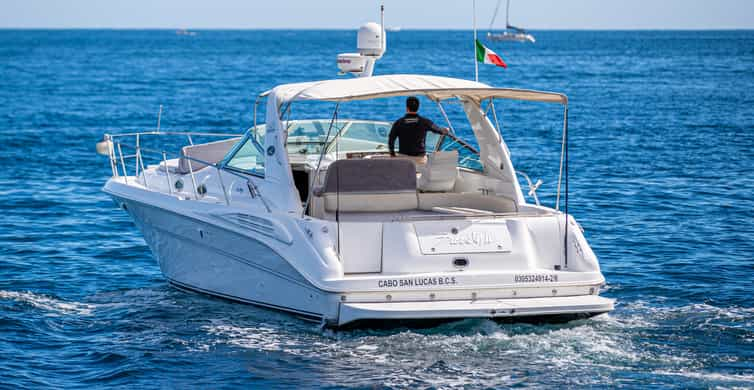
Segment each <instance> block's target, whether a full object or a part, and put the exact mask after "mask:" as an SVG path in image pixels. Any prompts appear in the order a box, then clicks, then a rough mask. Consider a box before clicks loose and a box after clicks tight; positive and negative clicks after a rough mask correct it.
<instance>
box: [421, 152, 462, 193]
mask: <svg viewBox="0 0 754 390" xmlns="http://www.w3.org/2000/svg"><path fill="white" fill-rule="evenodd" d="M457 165H458V151H457V150H451V151H442V152H439V151H438V152H434V153H432V154H431V155H429V157H428V158H427V165H426V166H425V167H424V169H423V171H422V175H421V177H420V178H419V185H418V188H419V191H423V192H448V191H453V187H455V185H456V178H457V177H458V168H457Z"/></svg>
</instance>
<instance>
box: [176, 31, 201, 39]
mask: <svg viewBox="0 0 754 390" xmlns="http://www.w3.org/2000/svg"><path fill="white" fill-rule="evenodd" d="M196 34H197V32H196V31H189V30H185V29H178V30H175V35H186V36H189V37H194V36H196Z"/></svg>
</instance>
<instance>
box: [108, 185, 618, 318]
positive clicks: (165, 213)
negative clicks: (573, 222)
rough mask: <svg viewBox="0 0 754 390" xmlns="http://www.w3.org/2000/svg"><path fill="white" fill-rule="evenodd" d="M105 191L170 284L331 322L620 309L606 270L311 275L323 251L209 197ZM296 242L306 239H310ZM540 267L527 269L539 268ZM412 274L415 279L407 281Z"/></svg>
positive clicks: (118, 188)
mask: <svg viewBox="0 0 754 390" xmlns="http://www.w3.org/2000/svg"><path fill="white" fill-rule="evenodd" d="M133 179H135V178H132V180H133ZM105 191H106V192H108V193H109V194H110V195H111V196H112V197H113V198H114V199H115V201H116V202H117V203H118V204H119V205H121V207H123V208H124V209H126V210H127V211H128V213H129V214H130V215H131V217H132V218H133V219H134V222H135V224H136V225H137V226H138V227H139V229H140V230H141V231H142V232H143V235H144V238H145V240H146V242H147V244H148V245H149V247H150V249H151V251H152V252H153V254H154V256H155V258H156V259H157V262H158V264H159V266H160V270H161V271H162V273H163V275H164V276H165V278H166V279H167V280H168V281H169V282H170V283H171V284H173V285H175V286H177V287H179V288H183V289H188V290H193V291H197V292H201V293H205V294H209V295H213V296H217V297H222V298H226V299H231V300H234V301H239V302H244V303H248V304H254V305H258V306H262V307H267V308H271V309H277V310H283V311H287V312H290V313H292V314H294V315H296V316H299V317H301V318H304V319H307V320H313V321H318V322H319V321H321V322H322V323H323V324H326V325H328V326H343V325H347V324H350V323H354V322H356V321H360V322H364V321H366V322H371V321H381V322H385V321H387V322H388V323H389V322H390V321H393V320H441V319H461V318H495V319H504V318H519V319H524V318H525V319H527V320H529V319H532V317H534V318H535V319H540V318H546V317H554V316H557V317H562V318H564V319H571V318H574V317H588V316H592V315H596V314H600V313H604V312H608V311H610V310H612V308H613V301H612V300H610V299H606V298H602V297H599V296H598V295H597V294H598V292H599V289H600V287H601V285H602V284H603V283H604V278H603V277H602V275H601V274H600V273H599V272H568V271H559V272H547V275H556V277H555V278H556V279H557V280H558V282H541V283H527V284H526V285H521V284H516V283H515V278H516V275H520V274H521V273H522V272H521V270H514V271H511V272H500V273H497V274H486V273H482V274H475V273H472V272H460V271H459V272H450V273H449V272H425V273H414V274H409V275H405V274H404V275H400V274H399V275H384V274H356V275H352V276H350V277H349V276H346V277H345V278H340V279H331V280H328V281H322V280H320V281H312V280H309V279H307V277H305V276H304V275H302V272H299V271H298V270H297V269H296V267H297V265H296V264H297V263H299V262H300V260H301V258H302V256H310V257H316V256H317V254H316V252H310V253H308V254H307V253H306V251H305V250H302V248H301V247H302V246H303V245H296V244H283V245H281V243H280V240H278V239H274V238H270V237H268V236H265V235H261V234H255V233H254V232H252V231H249V230H248V229H246V230H245V231H244V230H241V229H235V228H233V227H230V226H228V225H226V224H224V223H217V222H216V221H214V220H213V219H212V218H211V217H207V216H208V215H211V214H212V211H211V210H207V212H206V213H203V212H196V211H193V210H195V208H194V207H191V206H197V205H199V204H200V203H202V202H195V201H190V200H186V201H184V202H183V203H185V204H187V207H188V208H187V209H184V210H175V209H174V210H169V209H167V208H164V207H163V206H162V205H161V204H160V203H161V202H160V200H159V199H157V198H159V197H166V195H165V194H159V193H154V192H151V191H145V190H142V189H139V188H138V187H135V186H133V185H126V184H123V183H122V182H119V180H118V179H111V180H110V181H109V182H108V184H107V185H106V186H105ZM191 203H193V205H192V204H191ZM223 207H224V208H225V206H223ZM189 209H191V210H192V211H189ZM226 211H227V210H226ZM297 233H299V234H302V235H303V234H304V232H295V231H289V234H291V235H292V236H296V235H297ZM292 241H297V242H299V243H300V242H301V241H305V239H304V238H303V237H298V238H297V239H294V240H292ZM297 260H299V261H297ZM309 263H311V262H309ZM541 271H543V270H528V271H526V273H527V274H532V275H536V274H540V272H541ZM451 278H452V280H453V282H454V284H453V285H451V284H450V281H451ZM409 280H412V282H410V283H411V284H412V285H413V286H412V287H411V288H406V287H405V286H401V285H402V284H408V283H409V282H407V281H409ZM442 280H445V281H446V283H445V284H443V283H442ZM438 281H439V282H440V283H438ZM563 316H565V317H563Z"/></svg>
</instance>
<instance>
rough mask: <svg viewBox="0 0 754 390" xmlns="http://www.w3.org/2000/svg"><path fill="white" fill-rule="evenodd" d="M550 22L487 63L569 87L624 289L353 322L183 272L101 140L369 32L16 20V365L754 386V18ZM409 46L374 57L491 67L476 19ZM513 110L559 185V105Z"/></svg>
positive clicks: (517, 83)
mask: <svg viewBox="0 0 754 390" xmlns="http://www.w3.org/2000/svg"><path fill="white" fill-rule="evenodd" d="M535 35H536V36H537V40H538V41H537V43H536V44H535V45H523V44H517V43H516V44H504V43H491V44H490V47H492V48H493V49H494V50H496V51H497V52H498V53H499V54H501V55H502V57H503V58H504V59H505V60H506V61H507V62H508V63H509V65H510V67H509V69H507V70H502V69H498V68H494V67H491V66H481V67H480V79H481V81H484V82H487V83H490V84H493V85H496V86H509V87H521V88H533V89H544V90H553V91H561V92H565V93H566V94H568V95H569V98H570V101H571V106H570V108H571V109H570V129H571V133H570V140H571V146H572V148H571V166H570V167H571V182H570V189H571V197H570V211H571V212H572V214H573V215H574V216H575V217H576V219H577V220H578V221H579V222H580V223H581V224H582V225H583V226H584V228H585V229H586V233H585V234H586V236H587V239H588V240H589V242H590V244H591V245H592V246H593V249H594V250H595V252H596V253H597V255H598V256H599V258H600V261H601V264H602V269H603V272H604V274H605V276H606V278H607V280H608V285H607V286H606V290H605V292H604V295H606V296H608V297H611V298H615V299H617V307H616V310H615V311H614V312H612V313H610V314H608V315H602V316H598V317H596V318H593V319H589V320H583V321H576V322H572V323H568V324H562V325H547V326H533V325H523V324H511V325H499V324H496V323H494V322H491V321H487V320H466V321H460V322H454V323H449V324H445V325H441V326H438V327H435V328H430V329H408V328H401V329H394V330H370V329H362V330H353V331H338V332H333V331H330V330H322V329H320V328H319V327H318V326H317V325H314V324H311V323H307V322H302V321H301V320H298V319H296V318H294V317H291V316H288V315H285V314H281V313H277V312H272V311H268V310H264V309H260V308H255V307H252V306H247V305H241V304H236V303H231V302H227V301H223V300H220V299H214V298H209V297H206V296H202V295H197V294H193V293H186V292H182V291H178V290H175V289H173V288H171V287H169V286H168V285H167V283H166V282H165V280H164V279H163V278H162V277H161V274H160V272H159V269H158V267H157V264H156V262H155V261H154V260H153V258H152V257H151V255H150V252H149V250H148V248H147V246H146V245H145V243H144V241H143V239H142V238H141V236H140V234H139V232H138V231H137V229H136V228H135V227H134V225H133V224H132V223H131V221H130V220H129V218H128V217H127V215H126V214H125V213H124V212H122V211H121V210H118V209H117V208H115V207H114V206H113V203H112V202H111V201H110V200H109V199H108V197H107V196H105V194H103V193H102V192H101V191H100V188H101V187H102V185H103V184H104V182H105V181H106V180H107V178H108V176H109V172H110V168H109V166H108V163H107V161H106V160H105V159H103V158H102V157H101V156H98V155H97V154H95V151H94V144H95V142H97V141H98V140H99V139H100V137H101V134H102V133H104V132H111V133H118V132H128V131H137V130H149V129H152V128H154V126H155V122H156V116H157V111H158V107H159V105H161V104H162V105H163V107H164V113H163V116H162V127H163V129H172V130H189V129H190V130H196V131H218V132H237V131H239V130H240V129H244V128H246V127H248V126H249V125H250V123H251V120H252V119H251V111H250V109H251V106H252V103H253V101H254V97H255V96H256V95H257V94H258V93H260V92H262V91H264V90H266V89H269V88H271V87H273V86H275V85H277V84H281V83H286V82H296V81H305V80H313V79H321V78H332V77H336V68H335V61H334V60H335V55H336V54H337V53H340V52H347V51H352V50H353V49H354V45H355V32H352V31H200V33H199V35H197V36H195V37H187V36H177V35H176V34H175V33H174V32H173V31H13V30H4V31H0V139H1V140H2V143H1V144H0V164H1V165H2V169H1V170H0V387H8V388H19V387H29V388H35V387H59V388H63V387H65V388H92V387H112V386H126V387H147V388H154V387H161V388H173V387H177V388H185V387H203V388H229V387H247V388H248V387H256V388H317V387H325V388H350V387H368V388H372V387H378V388H380V387H387V388H403V387H408V386H411V387H420V388H484V387H489V388H497V387H508V386H515V387H519V386H520V387H528V386H532V387H556V386H557V387H559V386H563V385H565V386H573V387H576V386H597V387H601V386H626V387H641V388H647V387H661V388H671V387H679V388H708V387H709V388H716V387H723V388H728V387H741V388H750V387H754V305H753V304H752V299H751V298H752V288H753V287H754V283H753V282H754V277H753V276H752V274H753V273H754V32H752V31H730V32H694V31H684V32H649V31H648V32H607V31H603V32H569V31H547V32H536V34H535ZM388 50H389V51H388V53H387V55H386V57H385V58H384V59H383V60H382V61H380V62H379V63H378V65H377V72H376V73H381V74H384V73H398V72H400V73H427V74H435V75H446V76H453V77H463V78H469V77H473V62H472V57H471V54H472V51H471V50H473V46H472V42H471V40H470V32H459V31H452V32H446V31H402V32H399V33H389V36H388ZM498 110H499V111H498V112H499V113H500V114H501V120H502V122H503V127H504V129H503V135H504V137H505V138H506V140H507V142H508V144H509V147H510V149H511V152H512V154H513V158H514V163H515V164H516V166H517V168H519V169H522V170H524V171H526V172H527V173H529V174H530V175H531V176H532V177H534V178H542V179H543V180H544V181H545V184H544V185H543V187H542V189H540V195H541V197H542V199H543V201H544V202H545V203H548V202H549V203H550V204H551V203H552V200H553V198H554V197H553V191H554V186H555V181H556V180H557V176H556V174H557V157H558V152H559V144H558V141H559V137H560V123H559V122H558V121H559V120H560V115H561V113H560V111H559V110H553V109H552V108H551V107H545V106H542V105H537V104H513V103H510V104H508V105H503V106H499V107H498ZM364 112H369V111H364ZM395 114H396V115H398V114H399V112H396V113H395ZM452 114H453V115H457V113H452ZM327 115H328V113H326V112H325V116H327ZM374 115H375V116H378V117H376V118H375V119H389V118H387V117H386V116H390V115H389V113H387V114H386V113H384V112H380V113H376V112H375V113H374ZM435 119H437V120H439V119H440V118H435ZM451 119H452V118H451Z"/></svg>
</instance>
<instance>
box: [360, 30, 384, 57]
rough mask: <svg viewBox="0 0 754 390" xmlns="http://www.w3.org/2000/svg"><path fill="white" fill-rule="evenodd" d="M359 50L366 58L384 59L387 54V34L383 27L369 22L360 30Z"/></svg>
mask: <svg viewBox="0 0 754 390" xmlns="http://www.w3.org/2000/svg"><path fill="white" fill-rule="evenodd" d="M357 48H358V49H359V53H361V54H363V55H366V56H375V57H382V55H383V54H384V53H385V34H384V32H383V31H382V26H380V25H379V24H377V23H373V22H369V23H367V24H364V25H363V26H361V27H360V28H359V34H358V41H357Z"/></svg>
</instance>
